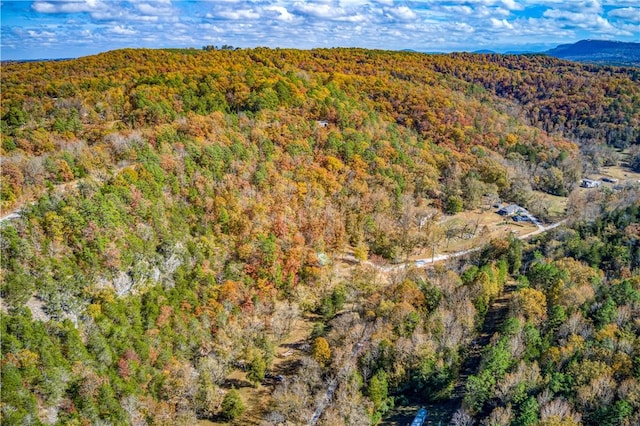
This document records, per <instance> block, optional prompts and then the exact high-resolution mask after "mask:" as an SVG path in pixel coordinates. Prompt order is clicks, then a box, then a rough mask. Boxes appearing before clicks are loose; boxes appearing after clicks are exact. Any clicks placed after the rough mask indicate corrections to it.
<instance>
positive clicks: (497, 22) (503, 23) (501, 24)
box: [491, 18, 513, 30]
mask: <svg viewBox="0 0 640 426" xmlns="http://www.w3.org/2000/svg"><path fill="white" fill-rule="evenodd" d="M491 25H492V26H493V28H499V29H504V28H506V29H508V30H512V29H513V24H511V23H510V22H508V21H507V20H506V19H496V18H491Z"/></svg>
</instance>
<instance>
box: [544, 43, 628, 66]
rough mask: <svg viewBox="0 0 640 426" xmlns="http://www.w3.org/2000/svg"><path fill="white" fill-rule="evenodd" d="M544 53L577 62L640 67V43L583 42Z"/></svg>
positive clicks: (560, 46) (563, 45)
mask: <svg viewBox="0 0 640 426" xmlns="http://www.w3.org/2000/svg"><path fill="white" fill-rule="evenodd" d="M544 53H545V54H547V55H549V56H553V57H556V58H561V59H568V60H570V61H577V62H593V63H600V64H612V65H631V66H640V43H629V42H622V41H609V40H581V41H578V42H576V43H573V44H561V45H559V46H557V47H555V48H553V49H550V50H547V51H546V52H544Z"/></svg>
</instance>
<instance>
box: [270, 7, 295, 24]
mask: <svg viewBox="0 0 640 426" xmlns="http://www.w3.org/2000/svg"><path fill="white" fill-rule="evenodd" d="M264 10H268V11H272V12H277V13H278V17H277V18H276V19H278V20H280V21H284V22H291V21H293V20H294V19H295V16H294V15H292V14H291V13H289V11H288V10H287V8H286V7H283V6H267V7H265V8H264Z"/></svg>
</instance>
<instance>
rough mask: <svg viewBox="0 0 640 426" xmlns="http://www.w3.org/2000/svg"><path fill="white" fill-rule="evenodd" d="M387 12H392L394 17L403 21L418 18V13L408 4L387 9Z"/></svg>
mask: <svg viewBox="0 0 640 426" xmlns="http://www.w3.org/2000/svg"><path fill="white" fill-rule="evenodd" d="M387 12H388V13H390V14H391V15H392V16H393V17H395V18H397V19H400V20H402V21H412V20H414V19H416V18H417V15H416V13H415V12H414V11H413V10H411V9H409V8H408V7H407V6H400V7H396V8H391V9H387Z"/></svg>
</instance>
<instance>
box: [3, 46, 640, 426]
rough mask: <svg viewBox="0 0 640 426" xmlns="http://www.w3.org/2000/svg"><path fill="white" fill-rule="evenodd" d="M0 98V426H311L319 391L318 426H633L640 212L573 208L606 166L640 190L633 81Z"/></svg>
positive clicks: (84, 61) (311, 81)
mask: <svg viewBox="0 0 640 426" xmlns="http://www.w3.org/2000/svg"><path fill="white" fill-rule="evenodd" d="M1 84H2V87H1V88H2V94H3V96H2V109H1V116H2V127H1V132H2V146H1V152H2V167H1V177H0V179H1V180H0V202H1V206H2V211H3V216H4V214H5V212H7V213H8V212H13V211H18V213H19V217H18V218H17V219H12V220H6V221H3V222H0V250H1V253H0V255H1V257H0V268H1V269H0V277H1V278H0V280H1V286H0V296H1V297H2V312H1V313H0V336H1V348H2V350H1V366H2V371H1V375H2V395H1V401H0V404H1V405H0V416H1V417H0V420H1V422H2V423H3V424H8V425H9V424H65V425H67V424H78V425H80V424H134V425H146V424H185V425H186V424H195V422H196V421H197V419H209V420H212V421H215V422H235V423H237V424H264V425H268V424H292V425H293V424H307V423H308V422H310V420H311V419H312V418H314V411H316V408H317V407H318V406H319V405H321V404H320V403H319V401H322V400H323V398H324V397H325V396H326V395H328V394H330V396H331V397H330V398H328V399H329V401H328V402H327V403H326V404H325V406H324V407H323V409H322V410H319V412H318V416H319V423H320V424H326V425H333V424H336V425H337V424H354V425H359V424H363V425H364V424H376V423H379V422H380V421H381V419H383V418H384V416H385V415H386V414H387V413H388V412H389V411H390V410H391V409H392V407H393V406H394V405H395V406H398V405H402V404H403V403H408V402H409V401H415V400H417V401H422V402H425V403H426V402H430V403H443V404H444V403H446V402H447V401H449V402H451V401H458V400H460V401H459V402H460V403H461V407H462V409H461V410H458V411H457V412H456V413H455V415H454V416H453V420H452V421H453V422H456V423H457V424H460V425H462V424H470V423H469V422H470V421H471V419H475V420H477V421H478V422H480V421H481V422H483V423H482V424H491V425H494V424H500V425H503V424H504V425H507V424H519V425H520V424H521V425H534V424H544V425H574V424H611V425H614V424H616V425H617V424H623V425H632V424H638V423H639V422H640V323H639V322H638V318H640V279H639V277H640V275H639V271H640V270H639V269H638V267H639V266H640V243H639V241H638V240H639V238H640V228H638V225H637V224H638V222H639V218H638V214H639V211H638V188H637V186H629V187H624V188H620V189H619V190H616V191H612V190H609V189H608V188H602V189H601V190H595V191H594V192H592V193H591V194H589V197H590V198H580V197H579V196H578V195H577V187H578V185H579V183H580V179H581V177H583V175H588V174H589V173H593V172H595V171H598V170H599V169H600V168H601V167H602V166H605V165H610V164H614V163H616V162H617V161H618V160H619V158H620V150H622V149H624V150H626V152H628V165H629V166H630V167H631V168H633V167H636V166H637V168H638V169H640V166H638V164H640V150H639V149H638V146H640V69H638V68H618V67H606V66H594V65H580V64H575V63H571V62H566V61H562V60H558V59H553V58H549V57H545V56H538V55H531V56H517V55H507V56H504V55H471V54H452V55H425V54H419V53H412V52H388V51H372V50H363V49H323V50H311V51H298V50H282V49H244V50H240V49H238V50H232V49H223V50H215V49H213V50H212V49H206V50H203V51H201V50H195V49H192V50H144V49H139V50H131V49H129V50H119V51H113V52H108V53H104V54H100V55H96V56H90V57H85V58H80V59H74V60H69V61H57V62H29V63H13V64H3V78H2V82H1ZM541 193H547V194H552V195H555V196H561V197H569V200H570V205H569V207H568V209H567V214H569V215H570V217H569V219H570V220H569V221H568V222H567V223H566V225H567V226H566V227H559V228H556V229H555V230H554V231H553V232H549V233H546V234H544V235H541V236H538V237H537V238H536V239H533V240H530V241H522V240H520V239H518V238H514V237H512V238H508V239H500V240H493V241H490V242H487V245H486V247H485V248H484V249H482V250H481V251H479V252H474V253H473V254H472V255H469V256H468V257H466V258H464V259H463V260H461V261H457V262H450V263H448V264H439V265H436V266H435V267H432V268H427V269H418V268H412V267H405V268H401V267H396V268H393V267H390V266H385V265H388V264H391V265H393V264H396V265H402V264H403V262H405V261H406V260H407V259H409V257H410V256H411V255H412V254H413V253H416V252H417V251H418V250H431V251H432V252H435V251H436V249H437V248H438V247H439V245H441V244H442V242H443V241H444V240H445V239H446V238H448V236H447V235H446V230H445V229H443V227H442V226H441V218H442V217H445V216H447V215H452V214H455V213H458V212H461V211H465V210H472V209H477V208H480V207H482V206H485V205H487V204H489V205H491V204H493V203H494V202H495V200H504V201H506V202H510V203H519V204H520V205H523V206H526V207H527V208H529V210H530V211H531V212H533V213H535V214H536V215H538V217H540V218H541V219H542V220H546V219H548V217H547V216H548V215H547V213H548V211H547V208H546V206H545V205H544V203H541V202H540V201H539V200H540V197H539V195H540V194H541ZM585 205H588V206H589V208H585ZM18 209H19V210H18ZM587 213H589V214H587ZM505 293H508V294H509V295H510V301H511V302H510V303H511V304H510V306H509V310H508V313H507V318H504V322H503V323H502V324H501V325H500V327H499V330H497V331H498V332H497V333H496V334H495V335H494V336H493V337H492V340H491V344H490V345H487V346H486V349H484V350H483V351H482V360H481V362H480V364H479V366H478V368H477V369H476V371H475V372H474V374H472V375H470V376H469V377H468V379H466V381H465V382H464V383H462V379H461V377H462V376H463V374H462V373H463V366H464V364H465V359H467V357H468V354H469V353H470V351H471V349H472V348H473V346H474V343H475V342H477V339H478V334H479V332H480V330H481V329H482V327H483V324H484V323H485V318H487V317H488V315H489V313H490V311H491V307H492V303H493V301H494V300H495V299H496V298H497V297H499V296H501V295H504V294H505ZM301 322H305V323H309V322H312V323H313V324H312V326H311V327H310V328H309V332H308V334H307V335H306V336H305V341H306V342H307V344H305V345H303V346H304V347H303V348H302V349H301V351H300V352H302V356H300V357H299V359H297V361H296V362H295V363H293V365H291V366H290V368H289V369H288V370H287V371H286V372H285V373H286V374H284V377H278V378H277V379H274V375H273V373H272V371H273V369H274V365H275V363H276V361H277V359H276V358H277V356H278V355H279V353H278V350H277V348H278V347H279V345H280V344H281V343H282V342H283V341H284V340H285V339H286V338H287V337H288V336H289V335H290V334H291V333H292V332H293V328H294V325H295V324H299V323H301ZM237 372H241V374H242V377H244V378H246V380H245V381H242V382H238V381H237V380H236V381H233V380H230V379H229V377H230V376H231V375H232V374H234V373H237ZM463 385H464V386H463ZM236 386H243V387H253V388H255V389H260V388H267V389H268V393H269V402H270V403H269V407H271V408H270V409H269V410H263V411H264V412H260V413H258V414H256V409H255V407H251V406H249V405H248V404H249V402H248V401H246V400H243V395H245V396H246V392H245V391H246V390H243V389H236ZM328 389H333V391H332V392H330V391H329V390H328ZM243 392H245V393H244V394H243ZM250 414H251V416H254V417H255V416H256V415H257V416H258V417H259V419H258V420H256V419H255V418H254V417H250ZM465 422H467V423H465Z"/></svg>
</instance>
